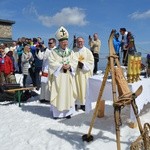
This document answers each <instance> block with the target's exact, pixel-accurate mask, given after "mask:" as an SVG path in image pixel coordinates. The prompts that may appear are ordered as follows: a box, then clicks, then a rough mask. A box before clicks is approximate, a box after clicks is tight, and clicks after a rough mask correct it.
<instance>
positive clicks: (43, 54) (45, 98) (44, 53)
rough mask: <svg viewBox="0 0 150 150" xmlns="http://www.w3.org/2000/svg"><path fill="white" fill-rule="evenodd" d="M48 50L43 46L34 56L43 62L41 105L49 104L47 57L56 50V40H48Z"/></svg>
mask: <svg viewBox="0 0 150 150" xmlns="http://www.w3.org/2000/svg"><path fill="white" fill-rule="evenodd" d="M48 45H49V48H47V47H46V46H45V45H42V46H43V49H44V50H42V49H40V50H39V51H38V52H37V53H36V55H37V57H38V58H39V59H40V60H43V64H42V73H41V92H40V102H41V103H49V102H50V88H49V84H51V81H50V80H48V78H49V79H51V77H50V76H49V73H48V72H49V71H48V69H49V61H48V57H49V56H50V52H51V51H52V50H53V49H55V48H56V39H55V38H50V39H49V40H48Z"/></svg>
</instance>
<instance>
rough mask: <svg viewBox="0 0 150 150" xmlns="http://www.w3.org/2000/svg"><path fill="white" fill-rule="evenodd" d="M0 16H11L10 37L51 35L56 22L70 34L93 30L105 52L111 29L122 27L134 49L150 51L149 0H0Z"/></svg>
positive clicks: (85, 35)
mask: <svg viewBox="0 0 150 150" xmlns="http://www.w3.org/2000/svg"><path fill="white" fill-rule="evenodd" d="M0 19H8V20H13V21H15V22H16V23H15V24H14V25H13V39H14V40H16V39H17V38H19V37H22V36H25V37H29V38H33V37H38V36H40V37H42V39H43V40H44V42H45V43H47V40H48V38H50V37H55V32H56V30H57V29H58V27H59V26H60V25H64V26H65V27H66V28H67V30H68V32H69V35H70V37H69V46H70V47H72V41H73V35H76V36H82V37H84V39H85V41H86V43H85V45H86V46H87V47H88V44H87V43H88V36H89V35H93V33H95V32H97V33H98V34H99V38H100V40H101V42H102V46H101V52H100V53H101V54H104V53H108V43H107V42H108V38H109V34H110V32H111V30H112V29H116V30H118V31H119V28H120V27H125V28H126V29H127V30H128V31H131V32H132V33H133V34H134V37H135V43H136V47H137V49H138V51H141V52H142V53H143V54H144V53H150V0H126V1H125V0H0Z"/></svg>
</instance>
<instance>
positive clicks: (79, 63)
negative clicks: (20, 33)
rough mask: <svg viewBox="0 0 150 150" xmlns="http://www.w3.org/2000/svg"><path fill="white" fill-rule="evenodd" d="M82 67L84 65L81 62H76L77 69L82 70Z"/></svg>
mask: <svg viewBox="0 0 150 150" xmlns="http://www.w3.org/2000/svg"><path fill="white" fill-rule="evenodd" d="M83 66H84V64H83V63H82V62H80V61H78V68H80V69H82V68H83Z"/></svg>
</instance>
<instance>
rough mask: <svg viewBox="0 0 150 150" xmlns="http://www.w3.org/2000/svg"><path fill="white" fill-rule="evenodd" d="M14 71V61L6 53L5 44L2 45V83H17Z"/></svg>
mask: <svg viewBox="0 0 150 150" xmlns="http://www.w3.org/2000/svg"><path fill="white" fill-rule="evenodd" d="M13 73H14V70H13V62H12V60H11V59H10V57H9V56H7V55H6V53H5V46H4V45H0V83H16V79H15V76H14V75H13Z"/></svg>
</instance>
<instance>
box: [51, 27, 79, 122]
mask: <svg viewBox="0 0 150 150" xmlns="http://www.w3.org/2000/svg"><path fill="white" fill-rule="evenodd" d="M68 37H69V33H68V31H67V30H66V29H65V28H64V27H63V26H61V27H60V28H59V29H58V30H57V31H56V39H57V40H58V42H59V44H58V47H57V48H55V49H54V50H52V52H51V53H50V57H49V74H50V76H51V77H52V79H51V86H50V91H51V96H50V103H51V110H52V113H53V117H54V119H58V118H67V119H69V118H71V115H72V114H73V113H74V112H75V100H76V97H77V90H76V85H75V72H76V68H77V63H78V60H77V57H76V56H75V54H74V52H73V51H71V50H70V49H69V48H68Z"/></svg>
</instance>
